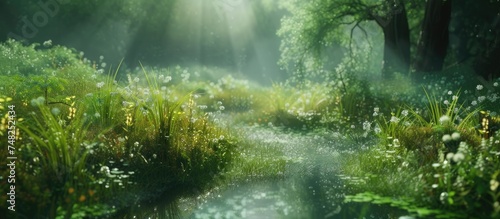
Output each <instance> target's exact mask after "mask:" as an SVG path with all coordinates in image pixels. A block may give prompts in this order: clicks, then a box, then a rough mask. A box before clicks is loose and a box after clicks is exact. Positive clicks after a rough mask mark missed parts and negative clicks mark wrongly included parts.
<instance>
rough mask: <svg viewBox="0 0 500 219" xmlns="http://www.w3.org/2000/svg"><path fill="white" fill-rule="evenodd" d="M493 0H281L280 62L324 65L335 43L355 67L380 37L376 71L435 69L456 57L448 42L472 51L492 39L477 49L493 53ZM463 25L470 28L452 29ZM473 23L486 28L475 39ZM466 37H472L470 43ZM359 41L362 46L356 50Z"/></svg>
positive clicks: (302, 67)
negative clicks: (479, 40) (286, 12)
mask: <svg viewBox="0 0 500 219" xmlns="http://www.w3.org/2000/svg"><path fill="white" fill-rule="evenodd" d="M467 4H472V5H473V7H472V8H471V10H468V9H467V8H466V5H467ZM498 4H499V3H498V1H483V2H474V3H471V2H467V1H458V0H457V1H451V0H434V1H427V2H421V1H402V0H370V1H369V0H313V1H299V0H283V1H282V4H281V6H282V7H283V8H286V9H287V10H288V11H289V12H290V13H289V14H288V15H287V16H285V17H284V19H283V20H282V27H281V29H280V30H279V32H278V34H279V35H280V36H281V37H282V38H283V41H282V46H281V52H282V57H281V64H282V66H283V67H284V68H286V69H288V70H289V71H293V72H296V73H301V74H303V73H306V72H315V71H316V72H317V70H318V69H321V68H324V67H325V65H329V64H330V63H332V62H333V63H335V62H338V60H332V59H331V57H328V55H327V52H326V51H328V50H329V49H332V47H333V46H334V45H337V46H338V47H337V51H340V52H341V53H342V52H346V56H344V57H347V59H348V60H349V62H350V63H357V64H353V65H354V66H352V65H351V66H350V67H351V68H355V66H356V65H359V64H363V62H366V60H369V59H370V58H372V57H377V52H378V53H379V54H380V51H373V50H371V49H373V48H376V47H377V46H378V45H376V44H380V42H382V45H383V58H381V59H380V61H382V62H383V64H382V66H381V72H382V75H384V76H386V77H391V76H392V74H393V73H394V72H400V73H403V74H407V73H408V72H409V70H410V69H412V72H414V73H413V74H414V75H419V74H422V73H428V72H436V71H440V70H442V69H443V67H444V66H445V64H446V63H455V62H460V60H457V59H456V56H455V57H454V58H453V57H452V56H448V53H450V52H449V50H448V47H449V46H455V47H464V48H463V50H465V51H469V52H472V51H474V50H477V46H478V45H477V44H482V45H493V47H492V48H493V49H486V47H485V46H480V47H481V50H479V51H481V52H482V54H483V55H484V56H488V57H492V56H493V55H492V54H496V53H495V52H498V51H497V50H498V49H497V50H495V49H494V48H497V47H498V46H497V45H498V43H497V42H498V34H497V35H496V36H495V34H492V32H494V31H493V30H497V29H498V28H496V29H495V27H498V23H499V22H498V20H499V19H498V18H499V17H500V7H499V5H498ZM479 8H481V9H486V11H485V13H484V14H486V15H480V14H481V13H477V11H474V10H477V9H479ZM472 11H474V12H472ZM466 14H467V15H469V16H470V17H471V18H470V20H469V21H464V16H461V15H466ZM469 16H468V17H467V18H468V19H469ZM479 21H481V22H482V24H481V23H480V22H479ZM464 25H467V26H468V27H471V25H472V27H475V28H472V29H462V28H460V29H457V27H461V26H464ZM478 25H479V26H482V28H481V29H486V30H489V31H484V30H483V31H482V34H479V35H481V38H482V41H481V42H479V43H478V42H477V39H474V37H471V34H472V32H474V31H473V30H475V29H478ZM370 28H371V29H370ZM374 28H375V30H374ZM377 33H378V34H377ZM450 34H452V36H451V37H452V40H451V41H452V42H450V39H449V38H450ZM380 35H382V36H383V40H381V39H382V37H381V36H380ZM361 36H364V38H361ZM487 36H488V37H487ZM377 37H378V38H377ZM477 38H479V37H477ZM457 39H458V40H457ZM471 40H472V41H473V42H476V43H475V44H476V46H475V48H474V46H470V45H469V44H471ZM363 45H364V49H361V50H360V48H363ZM483 48H484V49H485V50H483ZM367 49H368V50H367ZM360 53H361V54H360ZM462 53H463V51H462ZM356 54H357V55H356ZM368 54H369V55H368ZM473 56H475V58H478V57H479V56H480V55H479V54H477V53H475V54H474V55H473ZM474 63H477V61H476V62H474ZM484 64H485V63H483V64H482V65H481V66H485V65H484ZM330 70H331V69H330ZM365 70H366V69H365ZM372 70H373V69H372ZM351 71H353V70H351ZM354 71H355V70H354ZM490 74H498V72H490Z"/></svg>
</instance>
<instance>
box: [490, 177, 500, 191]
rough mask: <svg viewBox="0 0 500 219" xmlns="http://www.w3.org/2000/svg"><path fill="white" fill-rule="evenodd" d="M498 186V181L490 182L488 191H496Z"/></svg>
mask: <svg viewBox="0 0 500 219" xmlns="http://www.w3.org/2000/svg"><path fill="white" fill-rule="evenodd" d="M498 184H499V183H498V181H496V180H495V179H492V180H490V189H491V191H495V190H497V188H498Z"/></svg>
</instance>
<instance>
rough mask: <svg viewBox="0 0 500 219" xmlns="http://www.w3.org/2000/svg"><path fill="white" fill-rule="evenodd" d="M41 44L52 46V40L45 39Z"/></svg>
mask: <svg viewBox="0 0 500 219" xmlns="http://www.w3.org/2000/svg"><path fill="white" fill-rule="evenodd" d="M43 46H45V47H50V46H52V40H47V41H45V42H43Z"/></svg>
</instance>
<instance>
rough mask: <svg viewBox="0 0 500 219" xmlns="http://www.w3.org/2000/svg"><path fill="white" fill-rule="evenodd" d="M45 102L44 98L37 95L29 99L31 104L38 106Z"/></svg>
mask: <svg viewBox="0 0 500 219" xmlns="http://www.w3.org/2000/svg"><path fill="white" fill-rule="evenodd" d="M44 103H45V98H44V97H38V98H36V99H32V100H31V105H32V106H40V105H42V104H44Z"/></svg>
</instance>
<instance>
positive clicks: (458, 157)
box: [453, 152, 465, 163]
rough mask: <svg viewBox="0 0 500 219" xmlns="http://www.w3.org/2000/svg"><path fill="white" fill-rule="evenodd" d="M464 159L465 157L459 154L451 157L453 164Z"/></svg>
mask: <svg viewBox="0 0 500 219" xmlns="http://www.w3.org/2000/svg"><path fill="white" fill-rule="evenodd" d="M464 159H465V155H464V154H462V153H461V152H457V153H456V154H455V155H453V161H455V162H457V163H458V162H460V161H462V160H464Z"/></svg>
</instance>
